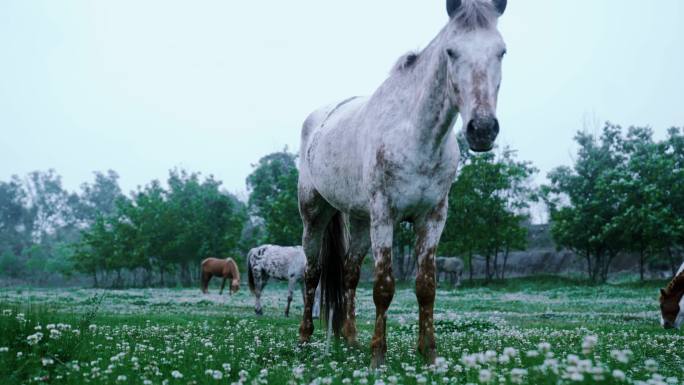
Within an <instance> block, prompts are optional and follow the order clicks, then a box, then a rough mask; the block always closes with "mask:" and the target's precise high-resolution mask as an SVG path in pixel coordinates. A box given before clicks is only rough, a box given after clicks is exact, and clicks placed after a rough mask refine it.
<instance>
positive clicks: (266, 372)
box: [0, 277, 684, 385]
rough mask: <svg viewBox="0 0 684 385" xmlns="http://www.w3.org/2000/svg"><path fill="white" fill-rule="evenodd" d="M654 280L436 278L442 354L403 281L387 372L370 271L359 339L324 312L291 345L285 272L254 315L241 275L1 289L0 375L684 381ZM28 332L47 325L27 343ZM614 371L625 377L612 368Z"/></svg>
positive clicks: (20, 378)
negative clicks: (424, 332) (464, 282)
mask: <svg viewBox="0 0 684 385" xmlns="http://www.w3.org/2000/svg"><path fill="white" fill-rule="evenodd" d="M660 285H662V282H653V283H648V284H645V285H637V284H628V283H620V284H613V285H602V286H586V285H584V284H583V282H582V281H577V280H569V279H559V278H557V277H540V278H535V279H513V280H510V281H508V282H506V283H495V284H490V285H488V286H486V287H475V286H472V287H465V288H462V289H459V290H455V291H453V290H444V289H440V290H439V291H438V297H437V303H436V307H435V318H436V322H435V327H436V332H437V344H438V354H439V356H440V357H441V358H440V359H439V361H438V365H436V366H434V365H433V366H429V365H425V363H424V362H423V361H422V359H421V358H420V357H418V356H417V355H416V352H415V344H416V338H417V336H416V331H417V325H416V317H417V315H416V313H417V312H416V311H417V305H416V301H415V295H414V294H413V291H412V285H400V287H399V289H398V290H397V293H396V295H395V297H394V301H393V303H392V306H391V307H390V312H389V330H388V334H387V338H388V345H389V350H388V354H387V358H388V361H387V367H386V368H385V369H384V370H381V371H372V370H370V369H369V367H368V364H369V362H370V349H369V348H368V344H369V342H370V338H371V335H372V325H373V315H374V307H373V304H372V295H371V293H372V291H371V286H370V285H367V284H366V285H362V287H361V288H360V290H359V293H358V297H359V300H358V311H357V313H358V319H359V322H358V326H359V341H360V342H361V343H362V347H361V348H358V349H356V348H351V347H347V346H346V345H345V344H344V343H341V342H339V341H336V340H335V339H333V340H332V341H331V342H330V343H328V342H327V339H326V335H325V334H324V333H323V329H324V327H322V326H321V325H320V324H319V323H317V324H316V325H317V330H316V332H315V334H314V338H313V341H312V343H311V344H310V345H307V346H305V347H300V346H298V344H297V337H298V326H299V315H300V314H301V299H300V298H296V299H295V302H294V303H293V309H292V314H294V315H296V316H295V317H292V318H290V319H287V318H284V317H283V316H282V311H283V309H284V304H285V297H286V294H285V289H284V286H283V285H269V286H268V287H267V288H266V292H265V298H264V299H263V304H264V308H265V314H266V315H265V316H264V317H256V316H255V315H254V313H253V309H252V306H253V299H252V297H251V296H250V293H249V291H248V290H246V288H243V289H242V290H241V291H240V292H239V293H238V294H236V295H235V296H233V297H228V296H227V295H224V296H222V297H219V296H218V294H216V289H214V290H213V294H210V295H208V296H204V295H201V294H200V293H199V290H198V289H193V290H190V289H132V290H117V291H103V290H91V289H72V290H67V289H62V290H59V289H36V288H30V287H26V288H21V289H20V290H16V289H14V290H9V289H1V290H0V331H1V332H0V350H1V351H0V379H2V380H3V381H2V383H3V384H15V383H16V384H19V383H53V384H74V383H86V382H87V383H91V384H129V383H130V384H145V383H149V384H169V385H171V384H220V383H227V384H231V383H242V384H255V385H256V384H266V383H269V384H287V383H296V384H310V383H311V382H314V383H332V384H346V383H351V384H376V383H377V384H378V385H379V384H381V383H385V384H390V383H401V384H423V383H425V384H432V383H435V384H442V383H449V384H468V383H485V382H488V383H492V384H495V383H500V384H508V383H519V382H520V383H530V384H558V383H579V384H582V383H608V384H614V383H639V382H638V381H644V383H647V382H645V381H651V382H648V383H649V384H650V383H653V384H657V383H668V382H667V381H669V383H673V384H674V383H682V382H681V381H682V380H684V374H683V373H684V349H682V346H684V335H683V334H682V333H681V332H678V331H672V330H663V329H662V328H660V326H659V325H658V309H657V302H656V293H657V291H656V289H657V287H658V286H660ZM19 313H21V314H22V315H23V316H18V314H19ZM51 330H58V331H57V332H51ZM35 333H42V334H43V335H42V338H40V340H38V341H37V342H36V343H35V344H29V341H30V340H31V338H29V336H31V335H35ZM51 333H52V337H51ZM33 338H36V337H33ZM594 338H595V340H594ZM594 341H595V342H594ZM547 343H548V345H546V344H547ZM540 344H541V345H540ZM583 344H588V346H585V348H586V349H583ZM583 350H584V351H583ZM626 351H629V352H626ZM630 352H631V353H630ZM626 358H628V360H627V361H626V362H624V361H625V359H626ZM520 369H523V370H525V372H524V373H523V372H521V371H520ZM614 370H619V371H621V372H620V373H623V374H624V376H625V377H626V378H625V380H624V381H622V380H620V379H619V378H616V377H614V375H613V371H614ZM174 371H177V373H175V372H174ZM174 373H175V374H176V376H175V377H174ZM178 373H180V374H181V375H182V377H180V376H179V375H178ZM620 373H616V374H617V375H618V377H619V376H620ZM487 377H491V378H490V379H489V381H487V380H488V379H487ZM580 377H581V380H580ZM481 380H482V381H481ZM659 381H661V382H659Z"/></svg>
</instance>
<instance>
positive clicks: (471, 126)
mask: <svg viewBox="0 0 684 385" xmlns="http://www.w3.org/2000/svg"><path fill="white" fill-rule="evenodd" d="M466 131H467V133H468V134H469V135H472V134H474V133H475V121H474V120H473V119H470V121H469V122H468V126H467V128H466Z"/></svg>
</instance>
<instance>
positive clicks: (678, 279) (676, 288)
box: [665, 271, 684, 295]
mask: <svg viewBox="0 0 684 385" xmlns="http://www.w3.org/2000/svg"><path fill="white" fill-rule="evenodd" d="M682 292H684V271H682V272H681V273H679V274H677V275H676V276H675V277H674V278H672V281H670V283H669V284H668V285H667V287H666V288H665V293H666V294H668V295H671V294H675V295H676V294H680V293H682Z"/></svg>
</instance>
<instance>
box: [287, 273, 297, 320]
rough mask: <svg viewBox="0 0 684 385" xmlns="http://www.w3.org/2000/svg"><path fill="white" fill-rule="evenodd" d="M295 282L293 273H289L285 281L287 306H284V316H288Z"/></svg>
mask: <svg viewBox="0 0 684 385" xmlns="http://www.w3.org/2000/svg"><path fill="white" fill-rule="evenodd" d="M296 284H297V278H296V277H295V276H294V274H293V275H291V276H290V277H289V279H288V283H287V306H285V317H289V316H290V304H291V303H292V292H293V291H294V287H295V285H296Z"/></svg>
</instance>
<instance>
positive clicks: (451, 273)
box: [435, 257, 463, 287]
mask: <svg viewBox="0 0 684 385" xmlns="http://www.w3.org/2000/svg"><path fill="white" fill-rule="evenodd" d="M435 263H436V265H437V282H439V277H440V275H442V274H444V279H447V278H448V279H449V283H451V285H452V286H454V287H457V286H459V285H460V284H461V276H462V275H463V260H462V259H461V258H458V257H437V258H435Z"/></svg>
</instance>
